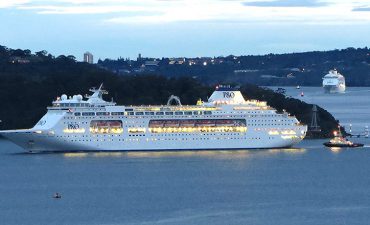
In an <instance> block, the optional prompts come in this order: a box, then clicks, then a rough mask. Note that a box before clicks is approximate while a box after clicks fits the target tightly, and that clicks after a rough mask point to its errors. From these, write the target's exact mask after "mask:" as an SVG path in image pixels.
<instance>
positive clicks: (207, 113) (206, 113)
mask: <svg viewBox="0 0 370 225" xmlns="http://www.w3.org/2000/svg"><path fill="white" fill-rule="evenodd" d="M203 114H204V115H212V112H211V111H204V112H203Z"/></svg>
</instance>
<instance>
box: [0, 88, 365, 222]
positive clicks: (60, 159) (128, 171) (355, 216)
mask: <svg viewBox="0 0 370 225" xmlns="http://www.w3.org/2000/svg"><path fill="white" fill-rule="evenodd" d="M302 91H303V92H304V94H305V96H304V97H300V96H299V95H300V92H302ZM287 94H288V95H291V96H293V97H297V98H302V100H305V101H308V102H314V103H316V104H318V105H320V106H322V107H324V108H326V109H327V110H328V111H329V112H331V113H333V114H334V115H335V116H336V117H338V119H339V120H340V121H341V122H342V124H344V125H347V124H352V125H353V129H354V130H355V131H362V130H363V128H364V126H365V125H367V124H369V125H370V117H369V114H370V104H369V100H368V99H369V96H370V90H368V89H367V88H348V89H347V93H345V94H341V95H328V94H324V93H323V91H322V89H321V88H306V87H302V88H301V89H300V90H296V89H295V88H287ZM324 141H325V140H304V141H303V142H301V143H300V144H299V145H297V146H296V148H293V149H270V150H248V151H186V152H139V153H135V152H128V153H127V152H126V153H66V154H24V153H22V150H21V149H20V148H18V147H17V146H15V145H13V144H12V143H10V142H8V141H6V140H4V139H0V196H1V197H0V221H1V222H0V224H7V225H13V224H14V225H15V224H17V225H18V224H25V225H27V224H81V225H82V224H109V225H110V224H112V225H113V224H114V225H116V224H117V225H118V224H243V225H244V224H254V225H266V224H279V225H280V224H281V225H290V224H291V225H296V224H304V225H305V224H307V225H308V224H309V225H311V224H312V225H320V224H322V225H324V224H325V225H326V224H351V225H356V224H358V225H359V224H361V225H362V224H368V221H370V213H369V212H370V192H369V190H370V176H369V175H368V173H369V171H370V148H369V147H368V146H369V145H370V138H369V139H367V138H363V139H356V141H358V142H362V143H365V147H364V148H358V149H328V148H325V147H323V145H322V143H323V142H324ZM55 192H59V193H60V194H61V195H62V198H61V199H54V198H53V195H54V193H55Z"/></svg>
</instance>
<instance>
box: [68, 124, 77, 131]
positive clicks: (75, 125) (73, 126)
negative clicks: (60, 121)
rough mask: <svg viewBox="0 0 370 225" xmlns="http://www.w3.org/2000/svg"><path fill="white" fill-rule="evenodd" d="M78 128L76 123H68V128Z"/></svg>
mask: <svg viewBox="0 0 370 225" xmlns="http://www.w3.org/2000/svg"><path fill="white" fill-rule="evenodd" d="M78 128H80V126H79V125H78V124H76V123H69V124H68V129H72V130H75V129H78Z"/></svg>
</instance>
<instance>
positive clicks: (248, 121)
mask: <svg viewBox="0 0 370 225" xmlns="http://www.w3.org/2000/svg"><path fill="white" fill-rule="evenodd" d="M90 91H92V92H93V94H92V95H91V96H86V98H87V99H86V100H84V99H83V97H82V96H81V95H76V96H73V97H70V98H67V96H66V95H62V96H61V97H60V98H59V97H58V98H57V99H56V100H55V101H53V103H52V106H51V107H48V111H47V113H46V114H45V115H44V116H43V117H42V118H41V119H40V121H39V122H38V123H37V124H36V125H35V126H34V127H33V128H31V129H26V130H7V131H1V133H0V134H2V135H3V136H5V137H6V138H8V139H10V140H11V141H13V142H14V143H16V144H17V145H19V146H21V147H23V148H24V149H26V150H27V151H31V152H37V151H147V150H206V149H210V150H217V149H251V148H283V147H290V146H292V145H294V144H296V143H298V142H299V141H301V140H302V139H303V138H304V137H305V135H306V130H307V126H305V125H302V124H300V123H299V121H298V120H297V119H296V118H295V117H293V116H290V115H288V113H286V112H283V113H278V112H277V111H276V110H275V109H273V108H271V107H269V106H268V105H266V102H260V101H256V100H245V99H244V98H243V96H242V94H241V93H240V91H238V90H236V89H232V88H229V87H219V88H218V89H216V91H214V93H213V94H212V95H211V97H210V98H209V100H208V101H207V102H202V101H200V100H199V101H198V102H197V105H190V106H185V105H181V103H180V102H179V99H178V98H175V97H172V98H173V99H174V100H176V101H177V102H178V105H169V104H168V105H161V106H159V105H158V106H117V105H116V104H115V103H114V102H106V101H104V100H103V98H102V96H103V94H105V93H106V91H104V90H103V89H102V86H100V88H98V89H95V88H93V89H90Z"/></svg>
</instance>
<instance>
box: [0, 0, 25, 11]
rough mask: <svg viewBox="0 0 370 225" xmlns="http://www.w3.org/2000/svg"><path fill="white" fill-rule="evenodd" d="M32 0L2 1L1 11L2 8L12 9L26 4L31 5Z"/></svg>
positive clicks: (0, 2) (0, 0) (0, 4)
mask: <svg viewBox="0 0 370 225" xmlns="http://www.w3.org/2000/svg"><path fill="white" fill-rule="evenodd" d="M30 2H31V0H11V1H10V0H0V9H1V8H12V7H16V6H19V5H23V4H26V3H30Z"/></svg>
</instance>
